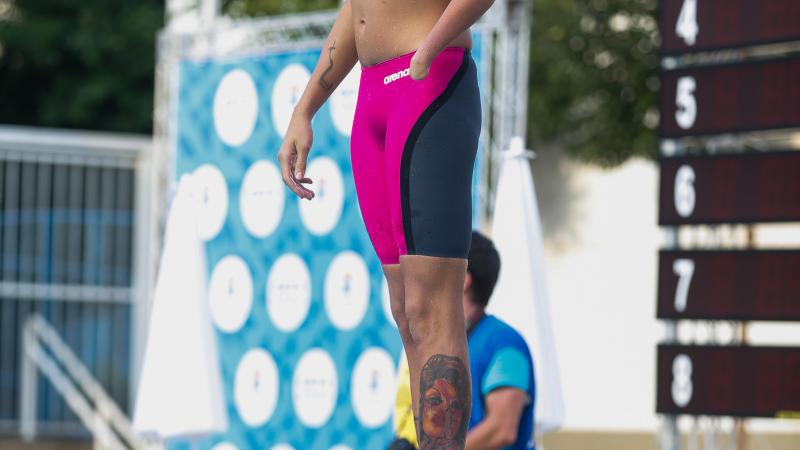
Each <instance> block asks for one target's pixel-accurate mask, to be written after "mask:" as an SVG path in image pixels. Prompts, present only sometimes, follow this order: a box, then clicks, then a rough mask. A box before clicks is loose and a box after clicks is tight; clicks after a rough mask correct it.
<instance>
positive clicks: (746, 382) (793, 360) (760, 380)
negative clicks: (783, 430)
mask: <svg viewBox="0 0 800 450" xmlns="http://www.w3.org/2000/svg"><path fill="white" fill-rule="evenodd" d="M657 360H658V362H657V376H658V388H657V393H656V411H657V412H659V413H662V414H674V415H677V414H697V415H725V416H739V417H781V416H785V417H793V416H795V417H796V416H797V415H798V414H800V381H798V380H800V348H791V347H748V346H724V347H723V346H699V345H698V346H693V345H689V346H681V345H659V346H658V356H657Z"/></svg>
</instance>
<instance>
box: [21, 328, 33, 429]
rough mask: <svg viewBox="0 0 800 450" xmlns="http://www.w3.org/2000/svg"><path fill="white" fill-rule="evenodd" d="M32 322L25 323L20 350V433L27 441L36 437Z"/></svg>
mask: <svg viewBox="0 0 800 450" xmlns="http://www.w3.org/2000/svg"><path fill="white" fill-rule="evenodd" d="M34 339H35V337H34V335H33V330H32V329H31V322H30V321H28V322H26V323H25V326H24V328H23V331H22V349H21V350H22V351H21V352H20V355H21V356H20V359H21V364H20V366H21V373H20V377H21V378H22V386H21V388H20V391H19V405H20V413H19V417H20V434H21V435H22V439H23V440H25V441H26V442H31V441H33V439H34V438H35V437H36V394H37V392H36V366H35V365H34V361H33V355H32V354H30V352H31V349H33V345H34V344H35V342H34Z"/></svg>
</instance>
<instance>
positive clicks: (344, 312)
mask: <svg viewBox="0 0 800 450" xmlns="http://www.w3.org/2000/svg"><path fill="white" fill-rule="evenodd" d="M368 305H369V272H368V271H367V265H366V263H364V259H363V258H361V256H359V255H358V254H357V253H355V252H352V251H349V250H346V251H343V252H341V253H339V254H338V255H336V257H335V258H333V261H331V265H330V266H328V271H327V272H326V273H325V312H326V313H327V314H328V318H330V320H331V323H333V326H335V327H336V328H338V329H339V330H342V331H346V330H352V329H353V328H355V327H356V326H357V325H358V324H359V323H360V322H361V320H362V319H363V318H364V313H366V312H367V306H368Z"/></svg>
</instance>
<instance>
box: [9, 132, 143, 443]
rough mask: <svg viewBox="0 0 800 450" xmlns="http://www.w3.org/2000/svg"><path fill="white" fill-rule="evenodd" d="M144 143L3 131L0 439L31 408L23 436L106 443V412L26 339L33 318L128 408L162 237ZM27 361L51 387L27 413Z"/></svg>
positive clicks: (116, 136)
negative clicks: (95, 439) (94, 438)
mask: <svg viewBox="0 0 800 450" xmlns="http://www.w3.org/2000/svg"><path fill="white" fill-rule="evenodd" d="M151 145H152V139H151V138H150V137H149V136H141V135H131V134H121V133H103V132H93V131H76V130H59V129H48V128H34V127H21V126H4V125H0V435H12V436H13V435H17V433H18V432H19V431H20V429H21V423H20V422H21V417H20V412H21V411H25V412H27V411H30V409H31V408H32V409H33V411H34V412H35V415H34V416H33V417H34V419H35V422H34V424H33V427H32V428H31V425H30V422H28V423H27V424H26V425H25V426H24V427H22V429H23V430H28V431H29V430H31V429H33V430H35V432H36V435H37V436H38V437H42V438H50V439H52V438H55V439H60V438H74V437H79V438H80V437H83V438H85V437H88V435H87V428H88V429H89V430H90V431H91V432H92V434H94V435H95V436H99V437H102V436H103V431H102V430H103V426H102V425H98V424H95V423H94V421H95V420H100V419H95V415H97V416H98V417H102V416H103V414H102V411H100V412H96V411H94V409H93V408H95V407H96V405H95V402H94V401H93V400H92V398H89V399H88V400H87V398H86V397H85V395H84V397H83V398H80V397H81V395H80V394H81V392H82V391H84V389H82V388H81V387H80V384H79V383H77V382H76V381H75V380H74V379H72V378H70V376H69V372H65V371H64V370H63V369H62V367H61V364H63V363H60V362H59V361H60V359H61V358H56V357H54V356H53V353H52V352H53V350H52V349H50V348H49V347H48V346H46V345H45V344H44V341H43V340H41V339H39V338H37V339H36V343H35V345H34V344H31V343H27V344H26V343H25V339H30V334H29V333H31V332H30V331H25V328H24V327H25V326H26V325H25V324H26V323H27V322H26V321H27V318H28V317H29V316H30V315H31V314H35V315H36V316H37V317H40V318H41V320H42V321H44V323H46V324H47V326H49V327H50V328H51V329H52V330H53V333H55V335H56V336H57V337H59V338H60V339H62V341H60V342H62V343H63V344H64V345H65V346H67V347H68V348H69V350H70V352H71V353H70V354H71V355H73V356H75V358H77V361H79V362H80V363H81V364H83V367H84V368H85V369H86V373H93V374H94V376H95V377H96V380H94V383H95V384H96V385H97V386H102V387H103V389H104V392H107V393H108V394H106V396H107V397H108V398H110V399H113V401H114V403H115V404H116V405H119V408H118V409H119V410H120V411H128V410H129V409H130V405H131V404H132V399H133V393H134V389H135V386H136V384H137V383H136V381H137V380H136V378H137V374H138V364H139V360H140V356H141V355H140V353H141V344H142V341H143V339H142V338H143V336H144V330H145V329H146V328H145V324H146V320H145V318H146V317H147V312H148V311H147V310H148V306H149V304H148V301H147V299H148V298H149V295H150V291H151V289H152V283H151V281H150V280H151V279H152V277H151V274H152V273H154V271H155V263H156V258H155V256H157V251H156V250H157V239H154V236H157V235H158V232H159V225H158V223H156V222H155V220H156V219H157V214H156V213H155V212H154V211H153V210H152V208H151V204H152V199H153V196H154V195H155V193H154V190H153V187H152V180H153V176H152V175H151V170H150V163H151V152H150V149H151ZM46 334H47V333H45V335H46ZM26 336H27V337H26ZM54 342H55V341H54ZM32 361H33V364H34V366H33V367H34V370H33V372H34V375H35V372H36V368H38V370H41V371H42V373H43V374H44V375H45V378H46V380H49V382H48V381H45V380H42V379H41V378H39V379H38V381H37V382H36V383H34V390H35V391H34V392H33V397H32V398H33V399H34V401H35V404H34V405H33V406H31V405H30V404H28V405H27V406H25V407H24V408H23V405H22V403H20V402H21V401H22V400H23V399H29V398H31V397H30V395H31V393H30V392H31V391H30V389H31V388H30V386H29V385H26V389H27V391H26V392H27V394H26V396H21V395H20V392H22V391H25V389H23V388H22V384H24V383H26V381H25V380H23V378H24V377H23V375H26V376H27V375H28V374H29V373H30V371H31V363H32ZM87 408H88V409H87ZM87 411H88V413H87ZM27 419H30V416H28V417H27ZM87 420H88V421H90V422H92V424H93V425H91V426H90V425H89V424H88V423H87ZM84 425H86V427H84ZM26 433H27V431H26ZM98 433H99V434H98ZM109 436H116V434H115V433H111V434H110V435H109ZM98 439H99V438H98ZM99 440H102V441H103V442H104V443H105V444H108V445H112V446H113V445H114V444H113V439H112V438H106V437H103V438H102V439H99ZM123 441H124V439H123ZM98 445H100V444H98ZM114 448H116V447H114Z"/></svg>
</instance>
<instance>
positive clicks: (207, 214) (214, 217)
mask: <svg viewBox="0 0 800 450" xmlns="http://www.w3.org/2000/svg"><path fill="white" fill-rule="evenodd" d="M192 181H193V183H194V188H195V192H194V193H193V196H194V197H195V198H197V199H198V201H199V202H200V207H199V210H200V211H199V216H200V218H199V220H198V224H197V233H198V234H199V235H200V239H202V240H204V241H210V240H211V239H214V237H216V236H217V234H219V232H220V230H222V226H223V225H224V224H225V216H227V214H228V185H227V184H225V177H224V176H223V175H222V172H220V170H219V169H218V168H217V167H216V166H214V165H213V164H203V165H202V166H200V167H198V168H197V169H195V170H194V172H193V175H192Z"/></svg>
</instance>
